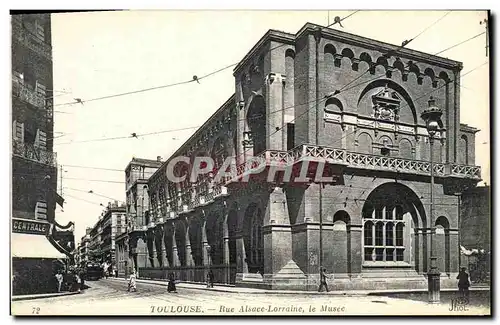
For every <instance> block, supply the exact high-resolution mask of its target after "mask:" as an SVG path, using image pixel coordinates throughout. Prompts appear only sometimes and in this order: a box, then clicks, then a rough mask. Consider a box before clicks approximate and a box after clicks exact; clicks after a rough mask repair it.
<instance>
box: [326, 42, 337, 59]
mask: <svg viewBox="0 0 500 325" xmlns="http://www.w3.org/2000/svg"><path fill="white" fill-rule="evenodd" d="M324 52H325V56H326V54H331V55H332V56H333V55H335V54H336V53H337V50H336V49H335V46H333V45H332V44H330V43H328V44H326V45H325V48H324Z"/></svg>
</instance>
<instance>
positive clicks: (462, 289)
mask: <svg viewBox="0 0 500 325" xmlns="http://www.w3.org/2000/svg"><path fill="white" fill-rule="evenodd" d="M457 280H458V292H459V293H460V296H461V297H462V298H467V299H469V287H470V281H469V274H468V273H467V272H466V268H465V267H462V268H461V269H460V272H458V275H457Z"/></svg>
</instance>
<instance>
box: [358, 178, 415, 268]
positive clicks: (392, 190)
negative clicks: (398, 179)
mask: <svg viewBox="0 0 500 325" xmlns="http://www.w3.org/2000/svg"><path fill="white" fill-rule="evenodd" d="M362 218H363V260H364V262H365V263H381V265H382V264H383V265H387V267H390V266H391V265H393V264H391V263H394V262H404V263H407V264H408V265H414V263H415V261H418V260H419V258H420V257H421V255H422V254H423V250H422V249H421V248H420V247H419V245H416V241H415V232H414V231H412V230H413V229H416V228H418V227H419V226H420V225H421V224H422V223H423V222H422V220H419V218H425V211H424V206H423V204H422V202H421V200H420V199H419V198H418V196H417V194H416V193H415V192H413V191H412V190H411V189H410V188H409V187H407V186H406V185H403V184H401V183H395V182H389V183H383V184H381V185H379V186H377V187H376V188H374V189H373V190H372V191H371V192H370V194H369V195H368V196H367V198H366V200H365V203H364V205H363V208H362Z"/></svg>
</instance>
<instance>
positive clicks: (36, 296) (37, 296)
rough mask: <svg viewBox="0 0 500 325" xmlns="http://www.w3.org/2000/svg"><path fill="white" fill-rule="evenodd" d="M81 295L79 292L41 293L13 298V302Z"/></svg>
mask: <svg viewBox="0 0 500 325" xmlns="http://www.w3.org/2000/svg"><path fill="white" fill-rule="evenodd" d="M80 293H81V292H78V291H75V292H69V291H65V292H57V293H40V294H34V295H22V296H12V301H19V300H33V299H42V298H56V297H63V296H72V295H77V294H80Z"/></svg>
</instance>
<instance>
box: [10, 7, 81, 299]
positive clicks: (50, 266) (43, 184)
mask: <svg viewBox="0 0 500 325" xmlns="http://www.w3.org/2000/svg"><path fill="white" fill-rule="evenodd" d="M11 18H12V20H11V22H12V47H11V49H12V61H11V62H12V121H11V122H12V220H11V227H12V228H11V231H12V236H11V241H10V242H11V254H12V262H13V263H12V269H13V270H12V272H13V279H14V280H13V293H14V295H17V294H31V293H41V292H50V291H54V290H56V288H55V286H53V283H52V279H53V276H54V274H55V271H56V270H57V269H59V268H60V267H61V265H60V262H58V260H59V259H65V258H69V259H72V258H73V253H74V250H75V243H74V237H73V223H69V224H68V225H65V226H64V225H60V224H58V223H57V221H56V220H55V209H56V204H57V202H58V203H59V204H60V205H62V204H63V202H62V201H63V200H62V198H61V197H59V196H58V194H57V193H56V191H57V161H56V153H55V152H53V143H54V140H53V139H54V120H53V109H54V108H53V98H54V91H53V89H54V87H53V76H52V45H51V17H50V15H49V14H26V15H13V16H11ZM34 248H36V249H34Z"/></svg>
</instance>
